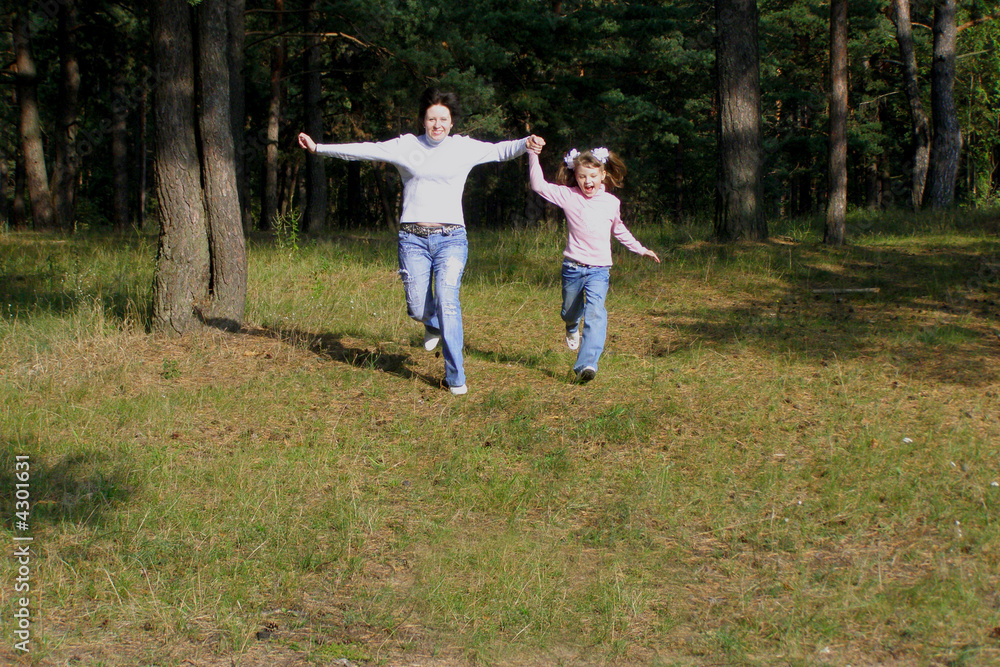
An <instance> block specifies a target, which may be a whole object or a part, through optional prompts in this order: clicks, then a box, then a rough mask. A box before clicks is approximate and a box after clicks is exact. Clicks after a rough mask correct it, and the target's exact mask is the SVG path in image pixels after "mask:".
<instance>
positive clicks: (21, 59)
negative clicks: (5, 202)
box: [14, 3, 56, 229]
mask: <svg viewBox="0 0 1000 667" xmlns="http://www.w3.org/2000/svg"><path fill="white" fill-rule="evenodd" d="M16 12H17V13H16V15H15V17H14V52H15V67H16V70H17V71H16V74H15V79H16V82H17V101H18V106H19V107H20V122H19V135H20V143H21V152H22V155H23V164H24V176H25V185H26V187H27V190H28V202H29V204H30V206H31V217H32V221H33V222H34V226H35V229H53V228H54V227H55V222H56V219H55V212H54V210H53V208H52V192H51V190H50V189H49V177H48V172H47V171H46V169H45V147H44V146H43V145H42V122H41V119H40V117H39V109H38V73H37V70H36V68H35V59H34V56H33V55H32V52H31V30H30V12H29V9H28V4H27V3H24V4H21V5H19V6H18V8H17V10H16Z"/></svg>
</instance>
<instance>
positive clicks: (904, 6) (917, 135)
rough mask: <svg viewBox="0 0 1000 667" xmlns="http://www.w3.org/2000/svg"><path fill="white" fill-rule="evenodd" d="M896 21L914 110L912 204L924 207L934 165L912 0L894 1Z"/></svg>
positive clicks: (905, 86) (909, 101)
mask: <svg viewBox="0 0 1000 667" xmlns="http://www.w3.org/2000/svg"><path fill="white" fill-rule="evenodd" d="M892 8H893V13H892V19H893V22H894V23H895V24H896V41H897V42H898V43H899V55H900V60H901V61H902V64H903V90H905V91H906V100H907V102H908V107H909V111H910V124H911V126H912V127H913V168H912V173H911V186H910V203H911V205H912V206H913V208H914V209H919V208H920V203H921V202H922V201H923V198H924V185H925V183H926V182H927V165H928V163H929V162H930V144H931V127H930V122H929V121H928V120H927V113H926V112H925V111H924V104H923V102H922V101H921V98H920V84H919V83H918V82H917V56H916V51H915V49H914V48H913V21H912V19H911V18H910V0H892Z"/></svg>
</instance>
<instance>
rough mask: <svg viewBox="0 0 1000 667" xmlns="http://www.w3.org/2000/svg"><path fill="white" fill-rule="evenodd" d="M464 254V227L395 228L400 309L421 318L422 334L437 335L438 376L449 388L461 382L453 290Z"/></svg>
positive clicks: (462, 268)
mask: <svg viewBox="0 0 1000 667" xmlns="http://www.w3.org/2000/svg"><path fill="white" fill-rule="evenodd" d="M468 257H469V241H468V237H467V236H466V233H465V228H458V229H454V230H451V231H446V232H442V233H440V234H432V235H431V236H428V237H427V238H422V237H420V236H415V235H413V234H410V233H408V232H404V231H401V232H399V276H400V278H402V279H403V289H404V290H405V291H406V314H407V315H409V316H410V317H412V318H413V319H415V320H416V321H418V322H423V324H424V327H426V329H427V333H429V334H432V335H435V336H441V347H442V352H443V354H444V381H445V383H446V384H447V385H448V386H449V387H460V386H461V385H463V384H465V368H464V366H463V364H462V345H463V341H464V333H463V331H462V304H461V302H460V301H459V294H458V293H459V290H460V289H461V287H462V274H463V273H464V272H465V262H466V260H467V259H468Z"/></svg>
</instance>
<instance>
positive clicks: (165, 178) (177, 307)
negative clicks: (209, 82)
mask: <svg viewBox="0 0 1000 667" xmlns="http://www.w3.org/2000/svg"><path fill="white" fill-rule="evenodd" d="M150 28H151V32H152V37H153V62H154V65H155V68H156V72H157V73H158V76H157V77H156V82H155V91H154V100H155V102H154V106H155V121H154V125H155V132H156V158H155V162H154V170H155V172H156V193H157V203H158V206H159V217H160V243H159V253H158V256H157V261H156V276H155V278H154V283H153V328H154V330H156V331H160V332H170V333H187V332H189V331H194V330H197V329H199V328H201V327H202V326H203V324H202V320H201V318H200V315H199V312H198V309H199V308H200V307H201V306H203V305H204V302H205V299H206V298H207V296H208V278H209V249H208V234H207V229H206V222H205V203H204V198H203V194H202V189H201V176H200V168H199V167H200V166H199V160H198V148H197V143H196V138H195V99H194V63H193V57H192V56H193V53H194V51H193V40H192V32H191V9H190V5H189V4H188V2H187V0H157V2H153V3H150Z"/></svg>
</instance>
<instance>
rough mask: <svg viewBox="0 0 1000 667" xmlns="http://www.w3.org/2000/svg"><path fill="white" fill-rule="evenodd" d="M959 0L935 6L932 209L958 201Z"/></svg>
mask: <svg viewBox="0 0 1000 667" xmlns="http://www.w3.org/2000/svg"><path fill="white" fill-rule="evenodd" d="M955 12H956V8H955V0H938V2H936V3H935V5H934V63H933V64H932V65H931V118H932V122H933V124H934V136H933V140H932V142H931V161H930V170H929V173H928V175H927V181H928V185H927V187H928V191H927V194H926V197H927V202H928V203H929V204H930V205H931V207H932V208H946V207H948V206H951V205H952V203H953V202H954V201H955V182H956V181H957V180H958V163H959V158H960V156H961V152H962V129H961V127H960V126H959V124H958V112H957V110H956V109H955V46H956V41H957V35H958V32H957V24H956V17H955Z"/></svg>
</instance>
